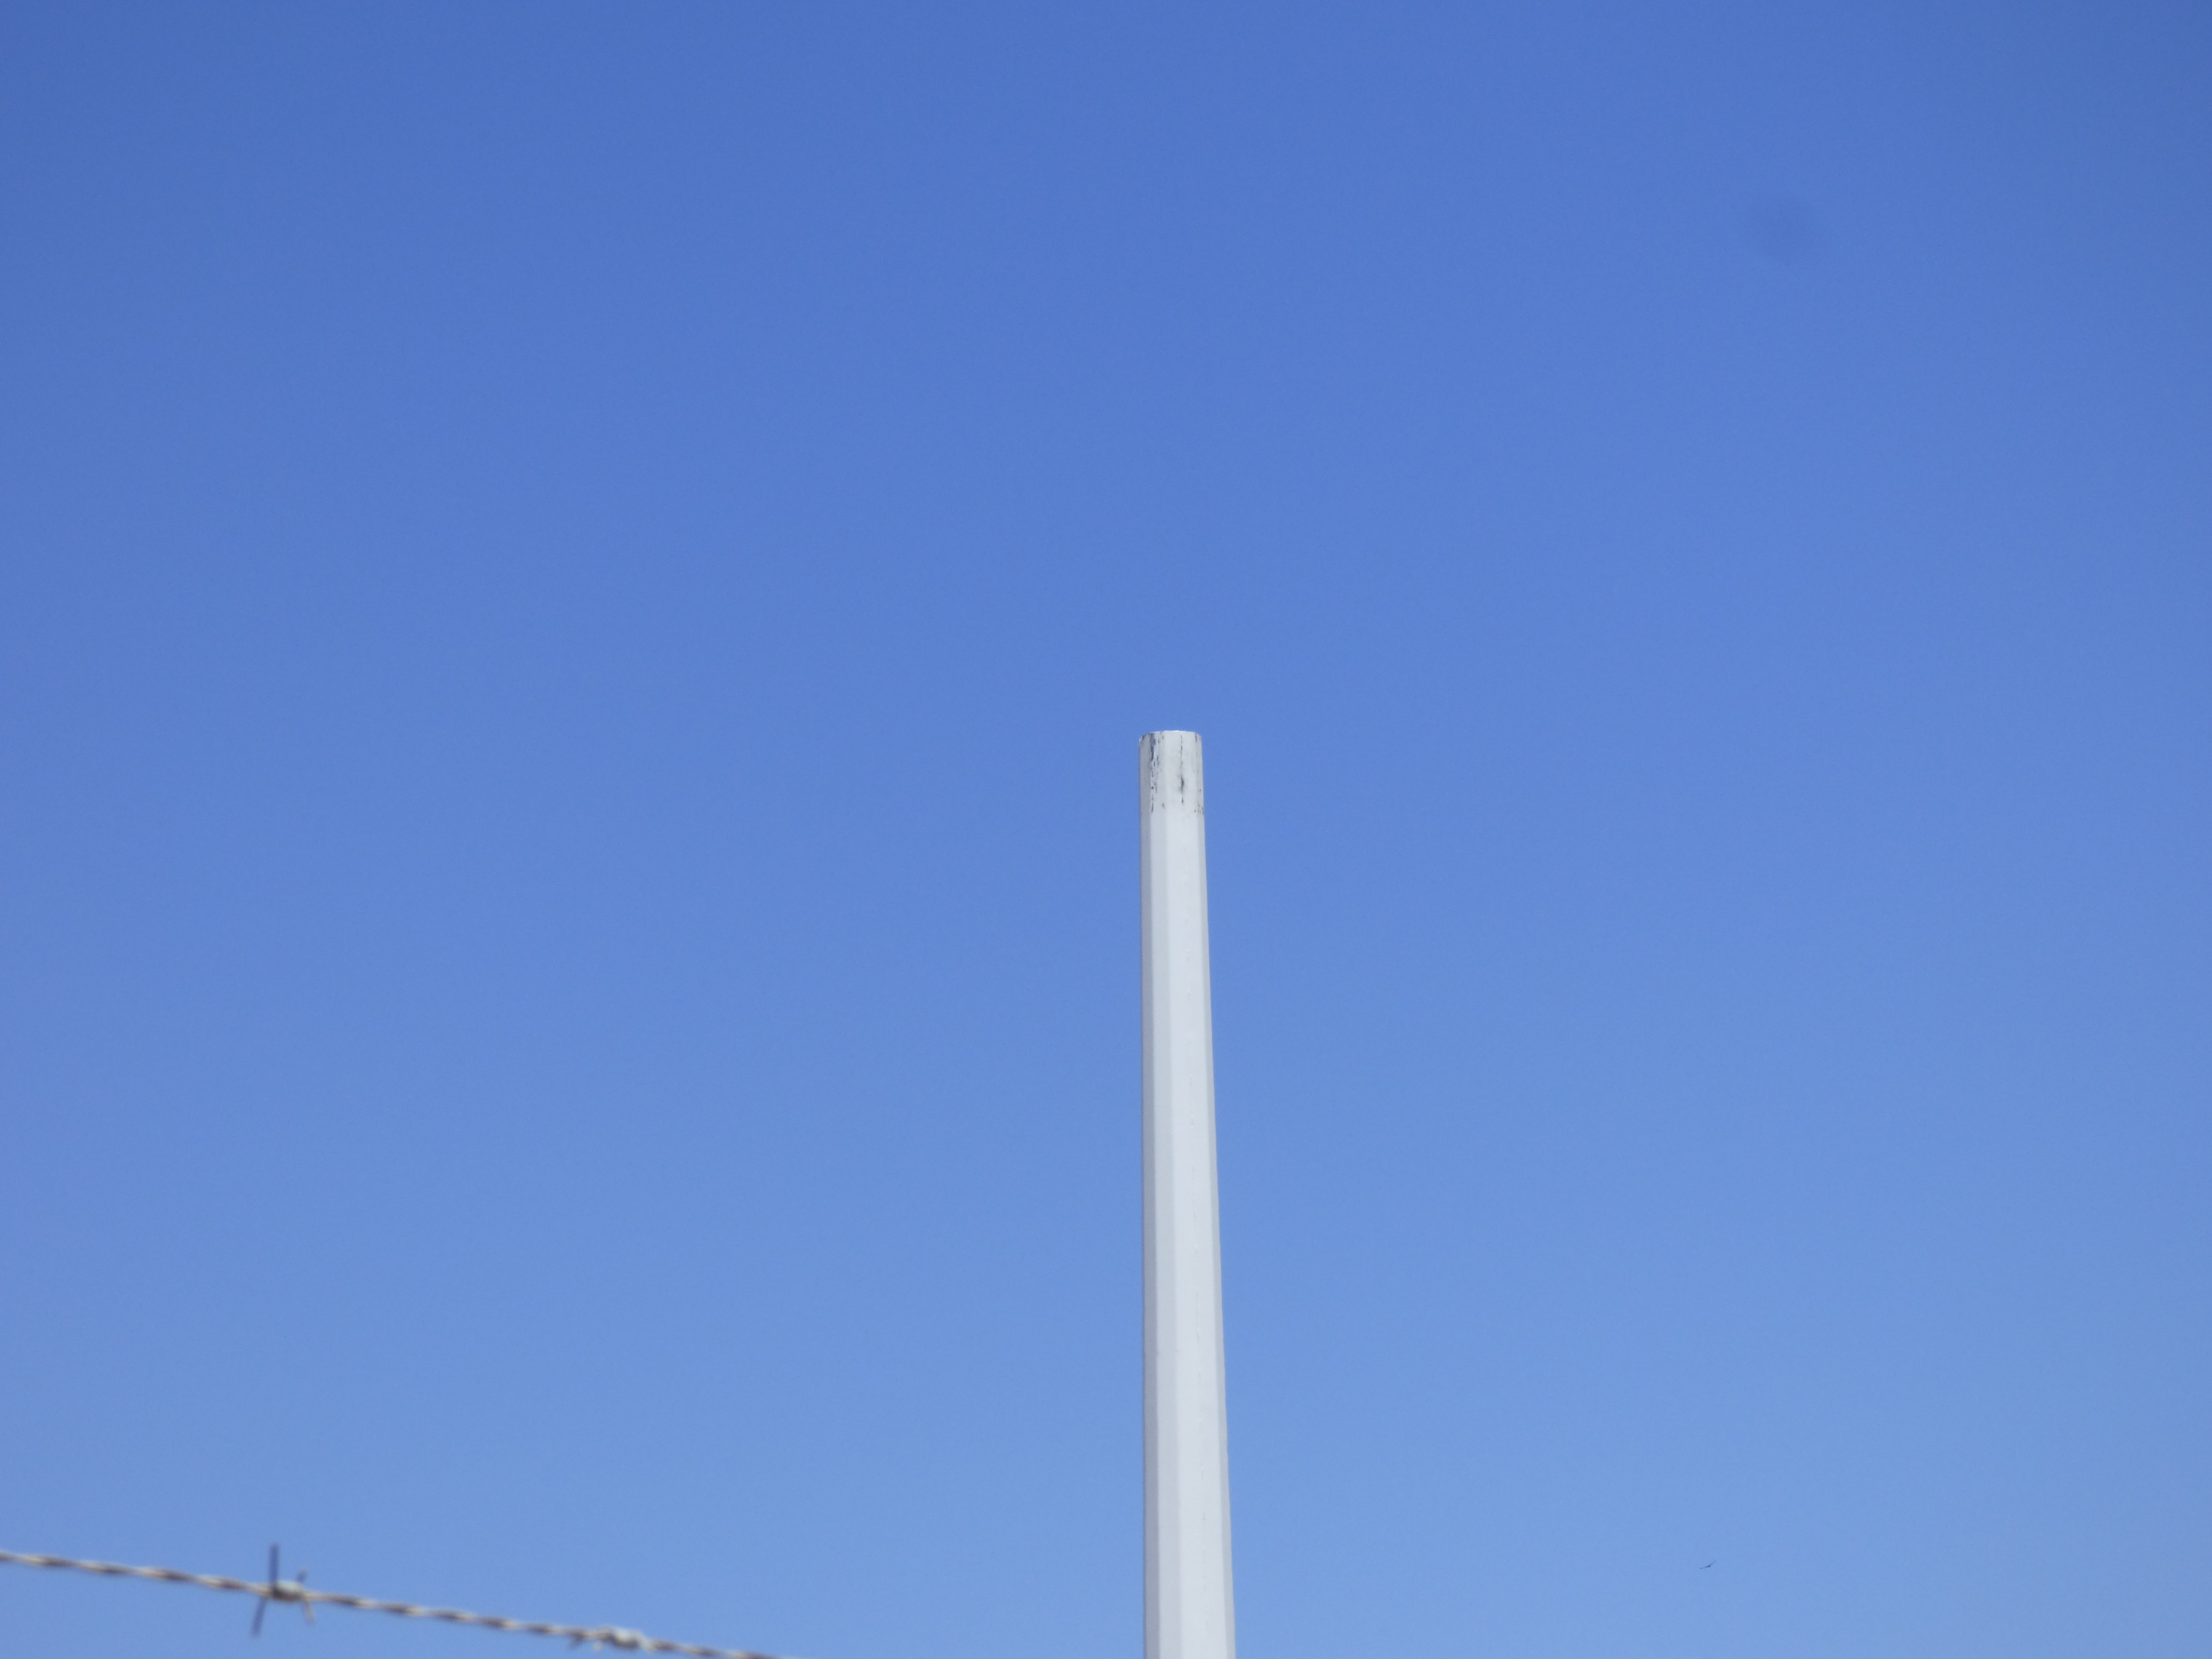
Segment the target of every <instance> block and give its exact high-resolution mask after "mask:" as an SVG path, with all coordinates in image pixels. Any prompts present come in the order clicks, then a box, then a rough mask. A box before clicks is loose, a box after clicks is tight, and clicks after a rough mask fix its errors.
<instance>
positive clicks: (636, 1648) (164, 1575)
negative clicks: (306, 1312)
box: [0, 1544, 773, 1659]
mask: <svg viewBox="0 0 2212 1659" xmlns="http://www.w3.org/2000/svg"><path fill="white" fill-rule="evenodd" d="M0 1564H5V1565H13V1566H18V1567H48V1568H52V1569H54V1570H56V1571H62V1572H88V1573H92V1574H94V1575H95V1576H97V1577H102V1578H144V1579H149V1580H151V1581H152V1582H153V1583H157V1584H196V1585H197V1586H198V1587H199V1588H200V1589H211V1590H225V1591H228V1592H230V1593H231V1594H234V1595H251V1596H252V1597H254V1598H255V1599H256V1600H257V1601H258V1602H259V1604H260V1605H259V1606H258V1607H255V1608H254V1609H253V1633H254V1634H255V1635H256V1636H258V1635H260V1634H261V1618H262V1615H263V1614H264V1613H267V1612H268V1611H269V1604H270V1602H272V1601H283V1602H288V1603H296V1604H297V1605H298V1607H299V1608H300V1611H301V1612H302V1613H305V1614H306V1615H307V1621H308V1623H310V1624H313V1622H314V1618H315V1607H316V1605H317V1604H318V1603H320V1604H322V1605H323V1606H325V1607H352V1608H354V1609H356V1611H358V1612H361V1613H390V1614H392V1616H393V1617H394V1618H396V1619H435V1620H438V1622H439V1623H441V1624H446V1625H473V1626H476V1627H477V1629H479V1630H505V1631H513V1632H516V1633H517V1634H519V1635H523V1636H554V1637H559V1638H563V1639H565V1640H566V1641H567V1642H568V1645H569V1646H570V1647H572V1648H580V1647H582V1646H584V1645H586V1644H590V1646H591V1647H592V1650H594V1651H597V1650H599V1649H602V1648H613V1649H615V1650H617V1651H618V1652H623V1653H675V1654H681V1655H683V1656H684V1659H773V1656H772V1655H769V1654H765V1653H755V1652H753V1651H751V1650H750V1649H746V1648H702V1647H698V1646H695V1645H694V1644H691V1643H689V1642H668V1641H663V1640H662V1639H661V1638H659V1637H657V1636H647V1635H645V1634H644V1633H643V1632H639V1631H634V1630H624V1629H623V1628H622V1627H621V1626H617V1625H548V1624H542V1623H540V1622H538V1620H530V1619H501V1618H497V1617H495V1616H494V1615H493V1614H491V1613H463V1612H462V1611H461V1610H460V1609H459V1608H458V1607H418V1606H416V1604H415V1603H414V1602H412V1601H377V1600H375V1599H374V1597H372V1596H367V1595H340V1594H339V1593H338V1592H337V1591H336V1590H318V1589H308V1588H307V1574H306V1573H305V1572H304V1571H303V1572H301V1574H300V1576H299V1577H297V1578H293V1579H286V1578H283V1577H280V1576H279V1575H278V1573H277V1570H276V1546H275V1545H274V1544H271V1545H270V1547H269V1577H267V1578H266V1579H264V1580H263V1581H262V1582H261V1583H254V1582H252V1580H250V1579H245V1578H225V1577H222V1575H220V1574H218V1573H204V1572H183V1571H179V1570H178V1569H177V1568H175V1567H126V1566H121V1565H118V1564H117V1563H115V1562H113V1561H79V1560H76V1559H74V1558H72V1557H70V1556H66V1555H23V1554H19V1553H16V1552H15V1551H14V1550H0Z"/></svg>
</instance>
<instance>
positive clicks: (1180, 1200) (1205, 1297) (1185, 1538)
mask: <svg viewBox="0 0 2212 1659" xmlns="http://www.w3.org/2000/svg"><path fill="white" fill-rule="evenodd" d="M1137 753H1138V787H1139V795H1140V800H1141V809H1140V810H1141V815H1142V824H1143V852H1142V855H1141V860H1140V872H1141V873H1140V886H1141V895H1142V897H1141V902H1142V907H1143V935H1144V945H1143V951H1144V1050H1145V1053H1144V1069H1145V1655H1146V1659H1234V1656H1235V1654H1236V1651H1237V1618H1236V1610H1235V1604H1234V1600H1233V1597H1232V1595H1231V1586H1230V1571H1229V1438H1228V1399H1227V1393H1226V1386H1225V1383H1226V1379H1225V1372H1224V1370H1223V1364H1222V1342H1221V1220H1220V1204H1219V1199H1218V1194H1217V1188H1216V1182H1215V1176H1214V1147H1213V1006H1212V988H1211V985H1210V982H1209V979H1208V969H1207V963H1206V786H1205V778H1204V770H1203V766H1202V757H1201V753H1200V747H1199V741H1198V734H1197V733H1196V732H1152V733H1150V734H1149V735H1147V736H1146V738H1143V739H1142V741H1141V742H1140V743H1139V744H1138V750H1137Z"/></svg>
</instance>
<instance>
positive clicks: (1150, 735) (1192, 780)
mask: <svg viewBox="0 0 2212 1659" xmlns="http://www.w3.org/2000/svg"><path fill="white" fill-rule="evenodd" d="M1137 790H1138V797H1139V799H1140V800H1141V801H1142V802H1143V803H1144V810H1145V811H1147V812H1199V813H1203V812H1204V811H1206V757H1205V752H1204V750H1202V749H1201V748H1200V744H1199V741H1198V733H1197V732H1146V733H1145V735H1144V736H1143V737H1141V738H1139V739H1138V740H1137Z"/></svg>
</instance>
